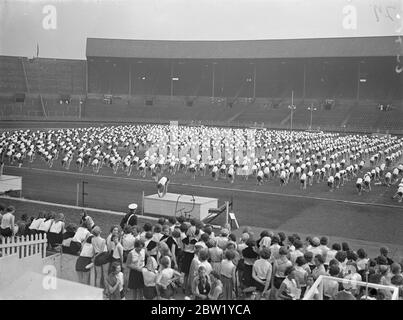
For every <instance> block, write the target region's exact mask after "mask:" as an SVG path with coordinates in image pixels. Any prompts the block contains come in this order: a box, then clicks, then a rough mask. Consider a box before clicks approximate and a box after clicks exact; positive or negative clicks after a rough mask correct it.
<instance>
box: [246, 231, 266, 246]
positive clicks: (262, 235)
mask: <svg viewBox="0 0 403 320" xmlns="http://www.w3.org/2000/svg"><path fill="white" fill-rule="evenodd" d="M245 234H247V235H248V238H249V234H248V233H245ZM256 244H257V247H258V248H259V249H261V247H268V248H270V245H271V238H270V237H269V231H267V230H264V231H262V232H261V233H260V239H259V240H257V242H256Z"/></svg>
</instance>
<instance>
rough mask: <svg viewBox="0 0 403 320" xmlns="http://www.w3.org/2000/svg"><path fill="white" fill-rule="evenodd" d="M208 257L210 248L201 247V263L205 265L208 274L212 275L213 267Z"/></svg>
mask: <svg viewBox="0 0 403 320" xmlns="http://www.w3.org/2000/svg"><path fill="white" fill-rule="evenodd" d="M208 258H209V252H208V250H207V249H201V250H200V251H199V261H200V264H199V265H201V266H204V267H205V269H206V270H205V272H206V274H207V275H210V272H211V271H213V268H212V266H211V264H210V262H208V260H207V259H208Z"/></svg>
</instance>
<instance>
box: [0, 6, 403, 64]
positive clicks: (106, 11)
mask: <svg viewBox="0 0 403 320" xmlns="http://www.w3.org/2000/svg"><path fill="white" fill-rule="evenodd" d="M401 2H402V1H401V0H47V1H43V0H36V1H34V0H0V54H1V55H20V56H28V57H32V56H33V55H36V46H37V43H38V44H39V48H40V50H39V56H40V57H53V58H72V59H85V44H86V39H87V38H88V37H97V38H119V39H158V40H249V39H290V38H325V37H359V36H384V35H397V34H398V33H399V30H398V28H399V26H400V25H401V21H402V20H401V18H400V16H403V14H402V11H401ZM49 5H51V6H50V7H49ZM350 18H352V19H353V20H351V19H350ZM349 19H350V20H349ZM346 26H347V28H346ZM400 32H401V31H400Z"/></svg>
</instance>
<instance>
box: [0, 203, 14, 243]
mask: <svg viewBox="0 0 403 320" xmlns="http://www.w3.org/2000/svg"><path fill="white" fill-rule="evenodd" d="M14 213H15V208H14V207H13V206H8V207H7V209H6V213H5V214H4V215H3V217H2V219H1V224H0V235H1V236H3V237H12V236H14V234H15V230H14V220H15V216H14Z"/></svg>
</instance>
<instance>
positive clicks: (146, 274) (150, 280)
mask: <svg viewBox="0 0 403 320" xmlns="http://www.w3.org/2000/svg"><path fill="white" fill-rule="evenodd" d="M142 273H143V279H144V285H145V286H146V287H155V280H156V278H157V272H156V271H154V272H153V271H150V270H148V269H147V268H143V270H142Z"/></svg>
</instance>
